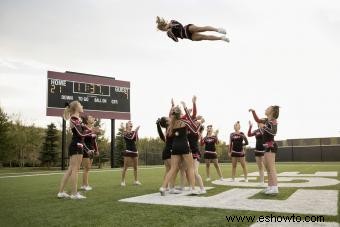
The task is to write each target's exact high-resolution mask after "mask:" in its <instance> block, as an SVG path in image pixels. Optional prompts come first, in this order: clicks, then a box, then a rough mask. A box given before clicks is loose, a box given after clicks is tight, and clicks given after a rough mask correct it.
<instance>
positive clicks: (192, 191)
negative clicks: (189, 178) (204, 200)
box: [189, 188, 200, 195]
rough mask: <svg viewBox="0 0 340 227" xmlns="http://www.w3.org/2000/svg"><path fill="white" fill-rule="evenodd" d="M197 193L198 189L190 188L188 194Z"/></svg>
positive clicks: (198, 192)
mask: <svg viewBox="0 0 340 227" xmlns="http://www.w3.org/2000/svg"><path fill="white" fill-rule="evenodd" d="M199 194H200V191H197V190H196V189H192V188H190V190H189V195H199Z"/></svg>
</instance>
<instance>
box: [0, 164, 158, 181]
mask: <svg viewBox="0 0 340 227" xmlns="http://www.w3.org/2000/svg"><path fill="white" fill-rule="evenodd" d="M162 168H164V167H163V166H157V167H141V168H139V169H144V170H148V169H162ZM118 171H121V169H108V170H91V173H102V172H118ZM82 172H83V171H79V173H82ZM64 173H65V171H62V172H50V173H38V174H24V175H15V176H0V179H5V178H18V177H35V176H52V175H62V174H64Z"/></svg>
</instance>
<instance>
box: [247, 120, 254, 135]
mask: <svg viewBox="0 0 340 227" xmlns="http://www.w3.org/2000/svg"><path fill="white" fill-rule="evenodd" d="M252 127H253V124H252V123H251V121H249V129H248V136H249V137H252V136H255V133H254V132H252V131H251V129H252Z"/></svg>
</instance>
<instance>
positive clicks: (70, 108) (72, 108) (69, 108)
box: [63, 101, 80, 121]
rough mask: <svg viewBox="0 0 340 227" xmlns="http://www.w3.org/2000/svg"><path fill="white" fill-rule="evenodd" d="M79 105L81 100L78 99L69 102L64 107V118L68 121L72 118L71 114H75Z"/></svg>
mask: <svg viewBox="0 0 340 227" xmlns="http://www.w3.org/2000/svg"><path fill="white" fill-rule="evenodd" d="M79 105H80V102H78V101H72V102H71V103H70V104H67V105H66V107H65V109H64V113H63V118H64V119H65V120H66V121H67V120H70V118H71V115H73V114H74V113H75V112H76V109H77V107H78V106H79Z"/></svg>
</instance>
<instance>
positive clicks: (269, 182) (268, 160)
mask: <svg viewBox="0 0 340 227" xmlns="http://www.w3.org/2000/svg"><path fill="white" fill-rule="evenodd" d="M269 156H270V153H269V152H266V153H264V164H265V167H266V170H267V175H268V186H273V180H272V174H271V168H270V157H269Z"/></svg>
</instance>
